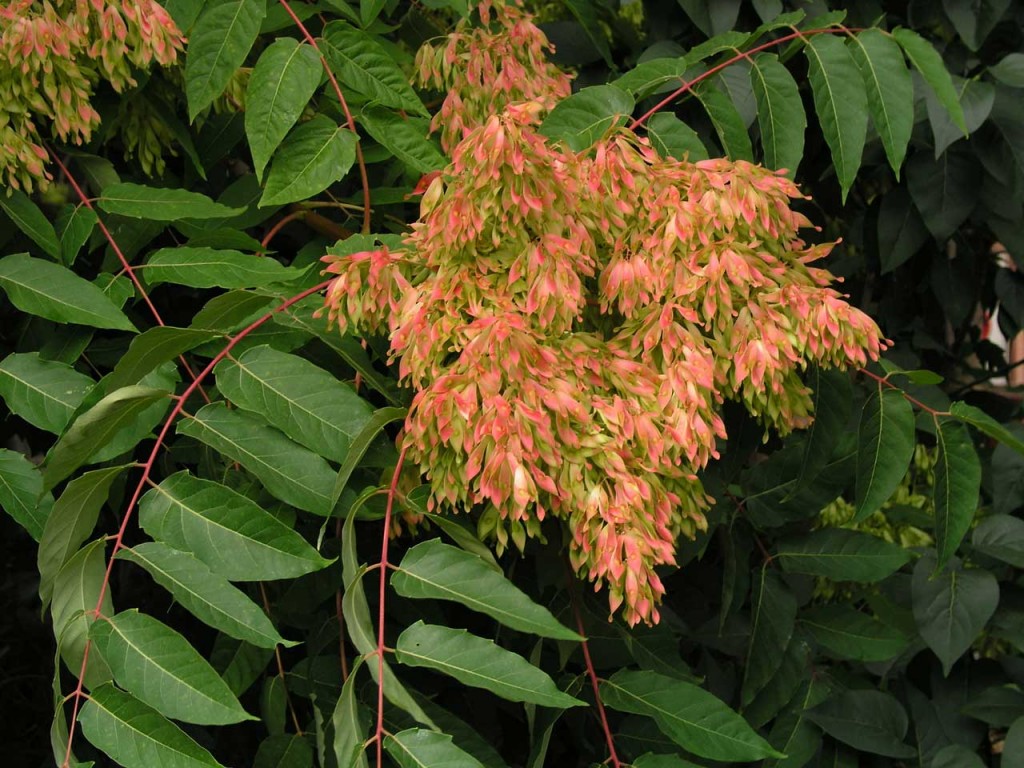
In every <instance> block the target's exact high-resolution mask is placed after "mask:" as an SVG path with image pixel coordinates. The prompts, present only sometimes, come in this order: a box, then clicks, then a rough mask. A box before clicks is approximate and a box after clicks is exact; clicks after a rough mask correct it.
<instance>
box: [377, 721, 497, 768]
mask: <svg viewBox="0 0 1024 768" xmlns="http://www.w3.org/2000/svg"><path fill="white" fill-rule="evenodd" d="M384 749H385V750H386V751H387V753H388V754H389V755H391V757H392V759H394V761H395V762H396V763H398V765H399V766H400V767H401V768H449V767H450V768H483V763H481V762H480V761H479V760H477V759H476V758H475V757H473V756H472V755H470V754H469V753H468V752H463V751H462V750H461V749H459V748H458V747H457V746H455V744H454V743H453V742H452V737H451V736H449V735H448V734H446V733H438V732H437V731H428V730H424V729H423V728H409V729H407V730H405V731H401V732H400V733H396V734H394V735H390V734H389V735H388V736H386V737H385V738H384Z"/></svg>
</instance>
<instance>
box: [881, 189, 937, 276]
mask: <svg viewBox="0 0 1024 768" xmlns="http://www.w3.org/2000/svg"><path fill="white" fill-rule="evenodd" d="M926 242H928V228H927V227H926V226H925V224H924V220H923V219H922V218H921V214H919V213H918V212H917V208H915V207H914V205H913V203H912V202H911V200H910V194H909V193H908V192H907V190H906V189H905V188H904V187H902V186H901V187H897V188H896V189H893V190H891V191H890V192H887V193H886V194H885V196H884V197H882V201H881V206H880V207H879V209H878V255H879V258H880V259H881V262H882V274H883V275H884V274H886V273H888V272H892V271H893V270H894V269H896V267H898V266H900V265H901V264H903V263H904V262H905V261H907V259H909V258H910V257H911V256H913V255H914V254H915V253H917V252H918V250H920V248H921V246H922V245H924V244H925V243H926Z"/></svg>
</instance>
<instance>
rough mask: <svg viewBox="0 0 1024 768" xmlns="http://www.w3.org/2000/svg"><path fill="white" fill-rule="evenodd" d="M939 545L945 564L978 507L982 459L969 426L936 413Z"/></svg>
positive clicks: (934, 496)
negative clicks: (972, 438) (970, 433)
mask: <svg viewBox="0 0 1024 768" xmlns="http://www.w3.org/2000/svg"><path fill="white" fill-rule="evenodd" d="M935 441H936V444H937V448H938V451H937V454H936V457H935V461H936V463H935V484H934V486H932V500H933V502H934V504H935V548H936V550H937V552H938V565H939V566H940V567H941V566H942V565H943V564H945V562H946V561H947V560H948V559H949V558H950V557H952V555H953V553H954V552H956V550H957V547H959V546H960V542H961V541H962V540H963V538H964V534H966V533H967V531H968V529H969V528H970V527H971V522H973V520H974V513H975V512H976V511H977V510H978V492H979V490H980V488H981V461H980V460H979V459H978V453H977V451H975V450H974V443H973V442H972V441H971V436H970V435H969V434H968V432H967V429H966V428H965V427H964V426H963V425H962V424H960V423H959V422H957V421H954V420H953V419H951V418H943V417H936V419H935Z"/></svg>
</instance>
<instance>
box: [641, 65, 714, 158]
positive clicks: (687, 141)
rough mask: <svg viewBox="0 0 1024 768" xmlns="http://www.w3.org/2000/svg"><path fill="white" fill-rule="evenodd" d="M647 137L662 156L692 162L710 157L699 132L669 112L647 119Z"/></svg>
mask: <svg viewBox="0 0 1024 768" xmlns="http://www.w3.org/2000/svg"><path fill="white" fill-rule="evenodd" d="M659 61H660V59H659ZM647 137H648V138H649V139H650V140H651V146H652V147H654V148H655V149H656V150H657V151H658V154H659V155H661V156H662V157H665V158H668V157H674V158H675V159H676V160H688V161H690V162H691V163H695V162H697V161H699V160H707V159H708V151H707V149H706V148H705V147H704V144H703V142H701V140H700V137H699V136H698V135H697V132H696V131H694V130H693V129H692V128H691V127H690V126H688V125H687V124H686V123H684V122H683V121H682V120H680V119H679V118H678V117H676V116H675V115H672V114H669V113H668V112H659V113H658V114H656V115H654V116H653V117H651V119H650V120H648V121H647Z"/></svg>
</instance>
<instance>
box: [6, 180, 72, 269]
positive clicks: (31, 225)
mask: <svg viewBox="0 0 1024 768" xmlns="http://www.w3.org/2000/svg"><path fill="white" fill-rule="evenodd" d="M0 208H2V209H3V211H4V213H6V214H7V216H8V217H9V218H10V219H11V221H13V222H14V224H15V226H17V227H18V229H20V230H21V231H22V232H24V233H25V234H26V235H28V237H29V238H30V239H31V240H32V242H34V243H35V244H36V245H38V246H39V247H40V248H42V249H43V252H44V253H47V254H49V255H50V256H52V257H53V258H55V259H60V258H61V247H60V241H59V240H58V239H57V233H56V231H54V229H53V224H51V223H50V221H49V219H47V218H46V215H45V214H44V213H43V212H42V211H41V210H39V206H38V205H36V204H35V203H33V202H32V198H30V197H29V196H28V195H26V194H25V193H24V192H22V191H21V190H20V189H9V190H7V194H5V195H0Z"/></svg>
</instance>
